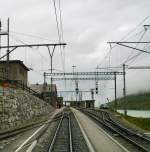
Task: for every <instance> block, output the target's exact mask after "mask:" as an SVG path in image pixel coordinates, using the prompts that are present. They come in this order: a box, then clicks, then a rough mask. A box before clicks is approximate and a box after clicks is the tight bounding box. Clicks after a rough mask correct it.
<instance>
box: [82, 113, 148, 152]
mask: <svg viewBox="0 0 150 152" xmlns="http://www.w3.org/2000/svg"><path fill="white" fill-rule="evenodd" d="M83 112H84V111H83ZM85 113H87V114H88V115H89V116H91V117H92V118H93V119H95V120H96V121H97V122H99V123H100V124H102V125H103V126H105V127H106V128H107V129H109V130H111V131H113V132H114V133H117V134H119V135H120V136H121V137H122V138H124V139H125V140H127V141H128V142H130V143H131V144H133V145H134V146H136V148H138V149H140V150H141V151H142V152H149V149H147V148H145V147H144V146H143V145H139V144H141V143H137V141H136V139H135V138H134V140H133V138H132V134H131V137H128V136H129V134H127V135H125V134H123V132H121V131H119V130H118V129H117V128H114V127H113V126H111V125H110V124H109V123H107V122H106V120H105V119H104V115H103V114H102V118H103V119H102V120H100V119H99V116H98V115H97V114H94V113H93V112H91V111H86V110H85ZM124 132H125V130H124Z"/></svg>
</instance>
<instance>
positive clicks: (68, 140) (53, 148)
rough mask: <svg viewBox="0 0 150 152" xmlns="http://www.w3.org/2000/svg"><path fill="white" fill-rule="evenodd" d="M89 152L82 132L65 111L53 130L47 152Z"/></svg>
mask: <svg viewBox="0 0 150 152" xmlns="http://www.w3.org/2000/svg"><path fill="white" fill-rule="evenodd" d="M79 151H80V152H89V149H88V146H87V145H86V142H85V140H84V137H83V135H82V132H81V131H80V128H79V126H78V123H77V121H76V119H75V117H74V114H73V113H72V112H70V110H68V109H67V110H65V112H64V113H63V114H62V117H61V120H60V121H59V123H58V126H57V128H56V130H55V133H54V136H53V139H52V141H51V143H50V146H49V149H48V152H79Z"/></svg>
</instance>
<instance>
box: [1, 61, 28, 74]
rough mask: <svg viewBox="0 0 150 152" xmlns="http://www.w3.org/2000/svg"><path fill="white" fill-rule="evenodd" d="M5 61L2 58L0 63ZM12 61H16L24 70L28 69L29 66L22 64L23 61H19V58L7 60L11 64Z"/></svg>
mask: <svg viewBox="0 0 150 152" xmlns="http://www.w3.org/2000/svg"><path fill="white" fill-rule="evenodd" d="M6 62H7V61H6V60H5V61H4V60H2V61H0V64H1V63H3V64H4V63H6ZM13 63H18V64H19V65H20V66H22V67H23V68H24V69H25V70H27V71H29V68H28V67H26V66H25V65H24V64H23V61H21V60H9V64H13Z"/></svg>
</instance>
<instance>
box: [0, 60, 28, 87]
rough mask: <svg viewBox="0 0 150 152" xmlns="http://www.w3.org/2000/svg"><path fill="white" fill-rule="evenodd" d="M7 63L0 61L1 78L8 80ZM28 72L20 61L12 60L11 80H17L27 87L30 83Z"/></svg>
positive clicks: (10, 65) (10, 62) (10, 67)
mask: <svg viewBox="0 0 150 152" xmlns="http://www.w3.org/2000/svg"><path fill="white" fill-rule="evenodd" d="M6 69H7V62H6V61H0V76H1V77H4V78H7V73H6ZM28 71H29V69H28V68H27V67H26V66H25V65H24V64H23V61H20V60H10V61H9V74H8V75H9V77H8V79H9V80H17V81H20V82H21V83H23V84H25V85H27V81H28Z"/></svg>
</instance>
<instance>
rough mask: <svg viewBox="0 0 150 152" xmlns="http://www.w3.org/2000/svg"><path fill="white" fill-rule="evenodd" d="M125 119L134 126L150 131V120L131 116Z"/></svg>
mask: <svg viewBox="0 0 150 152" xmlns="http://www.w3.org/2000/svg"><path fill="white" fill-rule="evenodd" d="M124 118H125V119H126V120H127V121H129V122H130V123H132V124H135V125H136V126H138V127H140V128H142V129H144V130H146V131H150V118H135V117H130V116H124Z"/></svg>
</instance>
